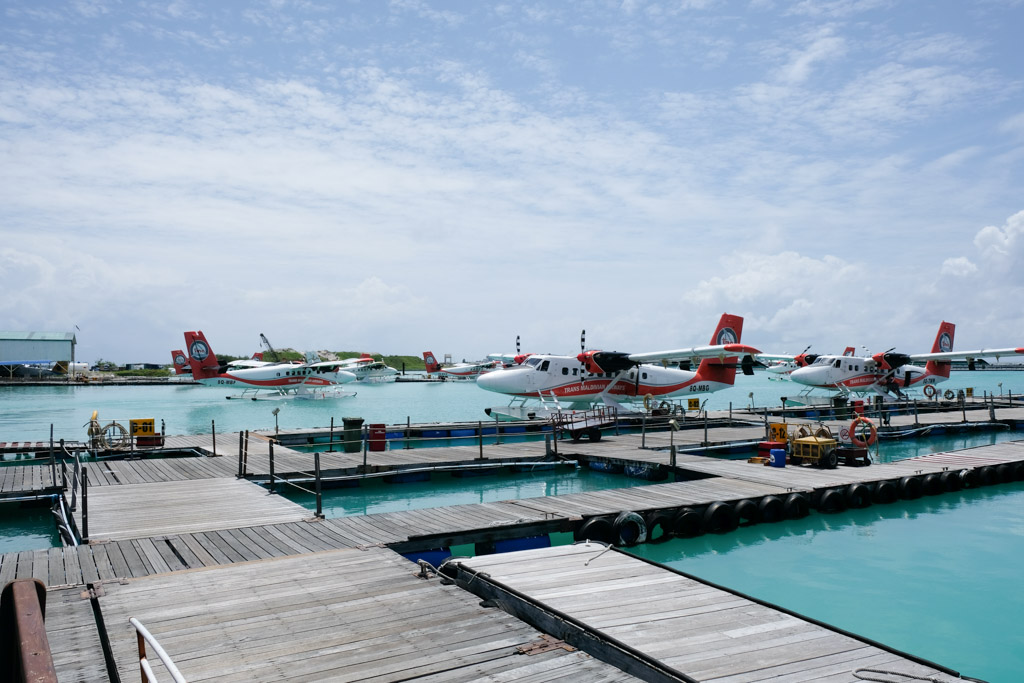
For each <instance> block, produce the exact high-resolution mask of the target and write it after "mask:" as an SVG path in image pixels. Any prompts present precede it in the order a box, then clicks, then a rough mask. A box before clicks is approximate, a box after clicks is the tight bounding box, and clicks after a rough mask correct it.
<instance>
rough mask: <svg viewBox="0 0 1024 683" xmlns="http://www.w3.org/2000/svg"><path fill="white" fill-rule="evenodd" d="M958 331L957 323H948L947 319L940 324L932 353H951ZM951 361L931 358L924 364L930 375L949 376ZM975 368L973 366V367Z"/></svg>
mask: <svg viewBox="0 0 1024 683" xmlns="http://www.w3.org/2000/svg"><path fill="white" fill-rule="evenodd" d="M955 333H956V325H954V324H953V323H947V322H946V321H945V320H943V321H942V324H941V325H939V331H938V333H937V334H936V335H935V343H934V344H932V353H949V352H950V351H952V350H953V335H954V334H955ZM950 367H951V363H950V362H949V361H948V360H947V361H941V360H930V361H928V362H927V363H925V365H924V369H925V370H926V371H927V373H928V374H929V375H938V376H939V377H946V378H947V379H948V378H949V368H950ZM972 369H973V368H972Z"/></svg>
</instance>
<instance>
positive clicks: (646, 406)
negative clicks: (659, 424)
mask: <svg viewBox="0 0 1024 683" xmlns="http://www.w3.org/2000/svg"><path fill="white" fill-rule="evenodd" d="M652 398H654V394H644V410H646V411H647V412H651V399H652Z"/></svg>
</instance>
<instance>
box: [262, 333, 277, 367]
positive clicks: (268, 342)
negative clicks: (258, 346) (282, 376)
mask: <svg viewBox="0 0 1024 683" xmlns="http://www.w3.org/2000/svg"><path fill="white" fill-rule="evenodd" d="M260 340H261V341H262V342H263V345H264V346H266V347H267V351H269V352H270V353H271V354H272V355H273V356H274V358H273V360H274V362H275V363H280V362H281V356H280V355H278V353H277V351H275V350H274V347H273V346H271V345H270V341H269V340H268V339H267V337H266V335H265V334H263V333H262V332H260Z"/></svg>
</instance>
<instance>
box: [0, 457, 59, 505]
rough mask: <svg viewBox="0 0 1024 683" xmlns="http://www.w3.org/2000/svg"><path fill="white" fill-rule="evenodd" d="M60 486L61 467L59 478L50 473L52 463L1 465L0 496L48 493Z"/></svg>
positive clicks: (12, 496)
mask: <svg viewBox="0 0 1024 683" xmlns="http://www.w3.org/2000/svg"><path fill="white" fill-rule="evenodd" d="M59 488H60V469H59V468H58V469H57V478H56V481H54V478H53V477H52V476H51V474H50V465H49V464H45V465H5V466H3V467H0V498H17V497H22V496H27V495H47V494H51V493H55V492H56V491H57V490H58V489H59Z"/></svg>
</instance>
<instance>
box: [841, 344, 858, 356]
mask: <svg viewBox="0 0 1024 683" xmlns="http://www.w3.org/2000/svg"><path fill="white" fill-rule="evenodd" d="M856 352H857V349H855V348H853V347H852V346H847V347H846V348H845V349H843V355H844V356H852V355H853V354H854V353H856Z"/></svg>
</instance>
